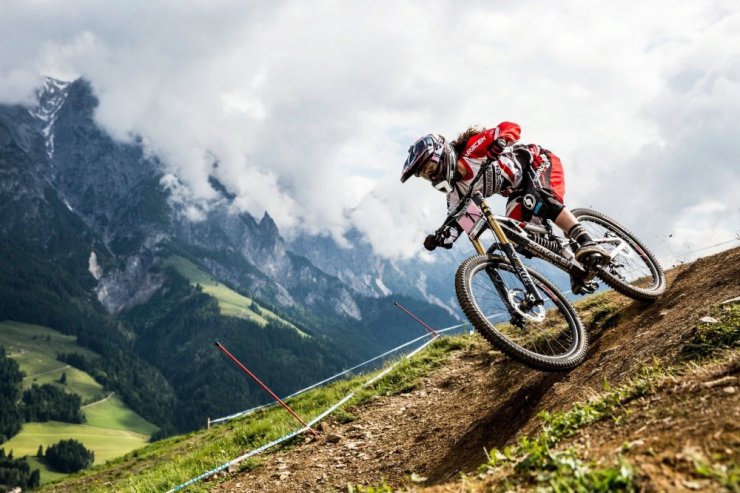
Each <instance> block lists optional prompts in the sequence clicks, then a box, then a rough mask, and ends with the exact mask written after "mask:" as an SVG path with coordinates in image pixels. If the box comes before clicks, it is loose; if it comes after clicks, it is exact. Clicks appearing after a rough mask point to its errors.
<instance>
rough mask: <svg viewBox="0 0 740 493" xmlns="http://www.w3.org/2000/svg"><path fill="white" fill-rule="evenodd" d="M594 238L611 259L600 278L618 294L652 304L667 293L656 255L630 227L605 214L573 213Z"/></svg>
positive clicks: (590, 211)
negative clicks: (641, 241) (651, 302)
mask: <svg viewBox="0 0 740 493" xmlns="http://www.w3.org/2000/svg"><path fill="white" fill-rule="evenodd" d="M571 212H572V213H573V215H574V216H576V218H578V222H580V223H581V224H582V225H583V227H584V228H585V229H586V231H588V234H589V235H591V238H592V239H593V240H594V241H596V243H598V244H599V246H600V247H602V248H604V249H605V250H606V251H607V252H608V253H609V255H610V256H611V261H610V262H609V263H607V264H605V265H602V266H600V267H599V272H598V275H599V277H600V278H601V279H603V280H604V282H605V283H607V284H608V285H609V286H611V287H612V288H614V290H615V291H618V292H620V293H622V294H623V295H625V296H629V297H630V298H632V299H635V300H638V301H646V302H650V301H653V300H655V299H656V298H657V297H658V296H660V295H661V294H663V292H664V291H665V287H666V281H665V272H663V268H662V267H661V266H660V264H659V263H658V261H657V260H656V259H655V256H654V255H653V254H652V253H651V252H650V250H648V249H647V248H646V247H645V246H644V245H643V244H642V243H640V241H639V240H638V239H637V238H636V237H635V235H634V234H632V233H631V232H630V231H629V230H628V229H627V228H625V227H624V226H622V225H621V224H619V223H618V222H616V221H615V220H614V219H612V218H610V217H609V216H607V215H606V214H602V213H601V212H596V211H592V210H590V209H573V210H572V211H571Z"/></svg>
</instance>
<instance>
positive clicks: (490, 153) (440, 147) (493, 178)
mask: <svg viewBox="0 0 740 493" xmlns="http://www.w3.org/2000/svg"><path fill="white" fill-rule="evenodd" d="M520 134H521V128H520V127H519V125H517V124H516V123H511V122H503V123H500V124H499V125H497V126H496V127H494V128H490V129H482V130H480V129H477V128H475V127H470V128H468V129H467V130H465V131H464V132H463V133H461V134H460V135H459V136H458V137H457V138H456V139H455V140H453V141H452V142H448V141H447V139H445V138H444V137H443V136H442V135H439V134H427V135H425V136H423V137H421V138H420V139H418V140H417V141H416V142H415V143H414V144H413V145H412V146H411V147H410V148H409V155H408V157H407V158H406V162H405V163H404V165H403V170H402V172H401V183H403V182H405V181H406V180H408V179H409V178H410V177H411V176H418V177H421V178H424V179H426V180H428V181H430V182H431V183H432V186H434V188H435V189H437V190H439V191H442V192H445V193H446V194H447V208H448V212H450V213H451V212H453V211H454V210H455V208H456V207H457V205H458V203H459V202H460V200H461V199H462V197H463V196H464V195H465V194H466V193H467V192H468V190H469V188H470V183H471V182H472V181H473V179H474V178H475V177H476V176H477V174H478V172H479V170H480V169H481V166H482V165H483V164H484V163H486V162H488V161H491V166H487V167H486V169H485V171H484V175H483V176H482V178H481V179H480V180H478V182H477V183H476V184H475V191H476V192H478V191H479V192H481V193H482V194H483V196H485V197H490V196H492V195H494V194H500V195H502V196H504V197H508V202H507V203H506V213H507V216H509V217H511V218H513V219H516V220H519V221H532V220H535V221H536V220H538V219H537V218H542V219H549V220H551V221H553V222H554V223H555V224H556V225H557V226H558V227H559V228H560V229H562V230H563V232H564V233H565V234H566V236H567V237H568V238H570V239H572V240H573V241H574V242H575V243H576V245H577V248H576V250H575V252H574V255H575V258H576V260H578V261H579V262H584V261H595V262H598V261H600V260H601V259H603V258H605V257H606V256H607V253H606V251H604V250H603V249H602V248H600V247H599V246H598V245H597V244H596V243H595V242H594V241H593V240H592V239H591V237H590V236H589V234H588V232H586V230H585V229H584V228H583V226H581V224H580V223H579V222H578V219H576V217H575V216H574V215H573V214H572V213H571V212H570V211H569V210H568V209H567V208H566V207H565V206H564V205H563V198H564V196H565V177H564V174H563V166H562V164H561V162H560V159H559V158H558V157H557V156H556V155H555V154H553V153H552V152H550V151H548V150H546V149H543V148H542V147H540V146H539V145H536V144H526V145H525V144H516V142H517V141H518V140H519V136H520ZM459 232H460V231H459V230H458V229H456V228H454V227H453V228H450V231H449V236H447V238H444V239H442V240H440V239H439V238H438V237H437V236H435V235H428V236H427V237H426V239H425V240H424V247H425V248H426V249H427V250H429V251H431V250H434V249H435V248H436V247H438V246H441V247H443V248H452V243H453V242H454V241H455V240H456V239H457V237H458V235H459ZM571 285H572V288H573V292H574V293H576V294H582V293H585V292H588V291H589V288H588V287H587V286H586V285H585V284H584V283H583V281H582V280H580V279H575V278H574V279H571Z"/></svg>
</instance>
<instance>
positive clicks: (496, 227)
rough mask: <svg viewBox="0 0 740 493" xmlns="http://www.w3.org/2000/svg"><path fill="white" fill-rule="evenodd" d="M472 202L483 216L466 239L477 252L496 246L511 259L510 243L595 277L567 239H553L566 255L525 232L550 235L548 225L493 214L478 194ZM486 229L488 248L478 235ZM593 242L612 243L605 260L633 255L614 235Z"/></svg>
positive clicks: (576, 272) (569, 270) (587, 278)
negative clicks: (492, 239)
mask: <svg viewBox="0 0 740 493" xmlns="http://www.w3.org/2000/svg"><path fill="white" fill-rule="evenodd" d="M472 202H473V203H475V204H476V205H477V206H478V207H479V208H480V210H481V212H482V213H483V215H482V217H481V218H480V219H479V220H478V221H477V222H476V223H475V225H473V226H472V227H471V228H469V230H468V231H467V234H468V239H469V240H470V242H471V243H472V244H473V247H474V248H475V250H476V252H478V253H479V254H483V253H492V252H493V251H495V250H497V249H501V250H503V251H504V253H506V254H507V257H509V259H510V260H511V257H510V255H509V254H508V253H507V250H508V249H509V248H511V249H513V247H512V245H511V244H512V243H513V244H516V245H517V246H519V247H521V248H522V249H524V250H525V251H526V252H527V253H529V254H530V255H532V256H535V257H538V258H540V259H542V260H545V261H547V262H549V263H551V264H552V265H554V266H556V267H558V268H559V269H561V270H563V271H565V272H567V273H568V274H571V275H575V276H578V277H580V278H582V279H584V280H585V281H591V280H592V279H593V278H594V277H595V276H596V271H595V270H593V269H589V268H588V267H585V266H584V265H583V264H581V263H579V262H577V261H576V260H575V259H574V258H573V254H572V252H571V251H570V249H569V242H568V240H566V239H564V238H557V237H556V238H554V239H553V240H552V241H557V242H558V243H559V244H560V250H561V251H563V252H566V253H565V254H559V253H557V252H555V251H553V250H551V249H549V248H547V247H545V246H542V245H540V244H539V243H537V242H535V241H533V240H532V239H531V238H530V237H529V236H528V233H536V234H540V235H547V236H550V235H551V233H552V232H551V231H550V230H549V229H548V228H546V227H544V226H539V225H536V224H531V223H521V222H520V221H517V220H515V219H512V218H510V217H507V216H499V215H495V214H492V213H491V210H490V208H489V207H488V204H486V202H485V200H484V199H483V198H482V197H480V196H478V197H476V196H474V197H472ZM463 212H465V211H463ZM486 228H489V229H490V230H491V232H492V233H493V235H494V237H495V240H496V242H495V243H494V244H493V245H491V246H490V247H489V248H487V249H486V248H485V247H484V246H483V244H482V242H481V241H480V236H481V235H482V234H483V233H484V232H485V230H486ZM594 241H595V242H596V243H601V244H605V243H612V244H615V248H614V249H613V250H611V251H610V252H609V262H608V263H611V262H612V261H613V260H614V259H615V258H616V257H617V256H618V255H625V256H631V255H632V252H631V250H630V249H629V248H627V247H628V244H627V242H626V241H624V240H622V239H621V238H618V237H616V236H615V237H614V238H597V239H594ZM507 245H508V246H507ZM512 263H514V262H512Z"/></svg>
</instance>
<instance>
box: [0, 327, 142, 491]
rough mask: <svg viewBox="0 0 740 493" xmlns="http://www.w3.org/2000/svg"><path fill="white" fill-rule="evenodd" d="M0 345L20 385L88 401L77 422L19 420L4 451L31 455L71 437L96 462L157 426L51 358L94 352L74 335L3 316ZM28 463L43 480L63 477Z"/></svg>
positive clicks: (80, 373)
mask: <svg viewBox="0 0 740 493" xmlns="http://www.w3.org/2000/svg"><path fill="white" fill-rule="evenodd" d="M0 345H2V346H4V347H5V350H6V351H7V353H8V355H9V356H10V357H11V358H13V359H14V360H16V361H17V362H18V364H19V365H20V367H21V370H23V371H24V372H25V373H26V377H25V378H24V379H23V387H24V388H28V387H30V386H31V385H32V384H37V385H41V384H44V383H50V384H52V385H54V386H56V387H59V388H61V389H63V390H64V391H65V392H69V393H74V394H78V395H79V396H80V397H81V398H82V400H83V402H91V404H89V405H87V406H84V408H83V412H84V413H85V417H86V419H87V423H85V424H82V425H79V424H70V423H59V422H48V423H26V424H24V425H23V429H22V430H21V432H20V433H19V434H18V435H16V436H15V437H13V438H12V439H11V440H9V441H7V442H5V443H3V444H2V445H0V446H1V447H3V448H5V450H6V451H9V450H13V453H14V455H15V456H16V457H20V456H23V455H30V456H33V455H36V452H37V450H38V447H39V445H43V446H44V448H46V447H48V446H49V445H52V444H54V443H57V442H58V441H59V440H62V439H65V438H74V439H77V440H79V441H81V442H82V443H83V444H85V446H86V447H87V448H89V449H91V450H93V451H94V452H95V463H96V464H101V463H103V462H105V461H107V460H110V459H112V458H115V457H119V456H121V455H124V454H126V453H128V452H131V451H132V450H134V449H137V448H139V447H141V446H143V445H145V444H146V443H147V441H148V439H149V437H150V436H151V435H152V434H153V433H154V432H155V431H156V430H157V427H156V426H154V425H152V424H151V423H149V422H147V421H146V420H144V419H143V418H141V417H140V416H139V415H138V414H136V413H134V412H133V411H132V410H131V409H129V408H128V407H127V406H126V405H125V404H124V403H123V402H122V401H121V400H120V399H119V398H118V397H116V396H111V398H109V399H105V398H106V395H107V394H106V392H105V391H104V389H103V387H102V386H101V385H100V384H99V383H97V382H96V381H95V380H94V379H93V378H92V377H91V376H90V375H88V374H87V373H85V372H83V371H80V370H78V369H76V368H73V367H70V366H68V365H66V364H64V363H62V362H60V361H57V359H56V355H57V353H68V352H77V353H81V354H83V355H85V357H88V358H97V357H98V356H97V355H96V354H95V353H93V352H91V351H89V350H87V349H85V348H83V347H81V346H78V345H77V344H76V342H75V337H74V336H66V335H63V334H60V333H59V332H57V331H55V330H53V329H50V328H48V327H42V326H38V325H30V324H24V323H20V322H10V321H5V322H0ZM63 372H65V373H66V374H67V383H66V384H64V385H63V384H60V383H59V382H58V380H59V378H60V377H61V376H62V373H63ZM103 399H105V400H103ZM93 401H94V402H93ZM34 462H35V463H34V466H37V467H39V468H40V469H41V478H42V481H43V482H48V481H54V480H57V479H59V478H60V477H64V476H65V475H64V474H59V473H55V472H53V471H51V470H49V469H48V468H46V466H44V465H43V464H41V463H38V461H34Z"/></svg>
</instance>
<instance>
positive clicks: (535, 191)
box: [522, 188, 564, 221]
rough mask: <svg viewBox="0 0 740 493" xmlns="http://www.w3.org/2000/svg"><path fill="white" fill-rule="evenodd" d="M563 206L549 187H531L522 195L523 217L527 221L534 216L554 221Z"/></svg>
mask: <svg viewBox="0 0 740 493" xmlns="http://www.w3.org/2000/svg"><path fill="white" fill-rule="evenodd" d="M563 207H564V206H563V204H561V203H560V201H559V200H558V199H557V198H556V197H555V195H554V194H553V193H552V191H550V190H549V189H547V188H529V189H527V190H526V191H525V192H524V195H522V219H524V220H525V221H531V220H532V216H537V217H542V218H545V219H550V220H552V221H554V220H555V219H556V218H557V217H558V215H559V214H560V212H561V211H562V210H563Z"/></svg>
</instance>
